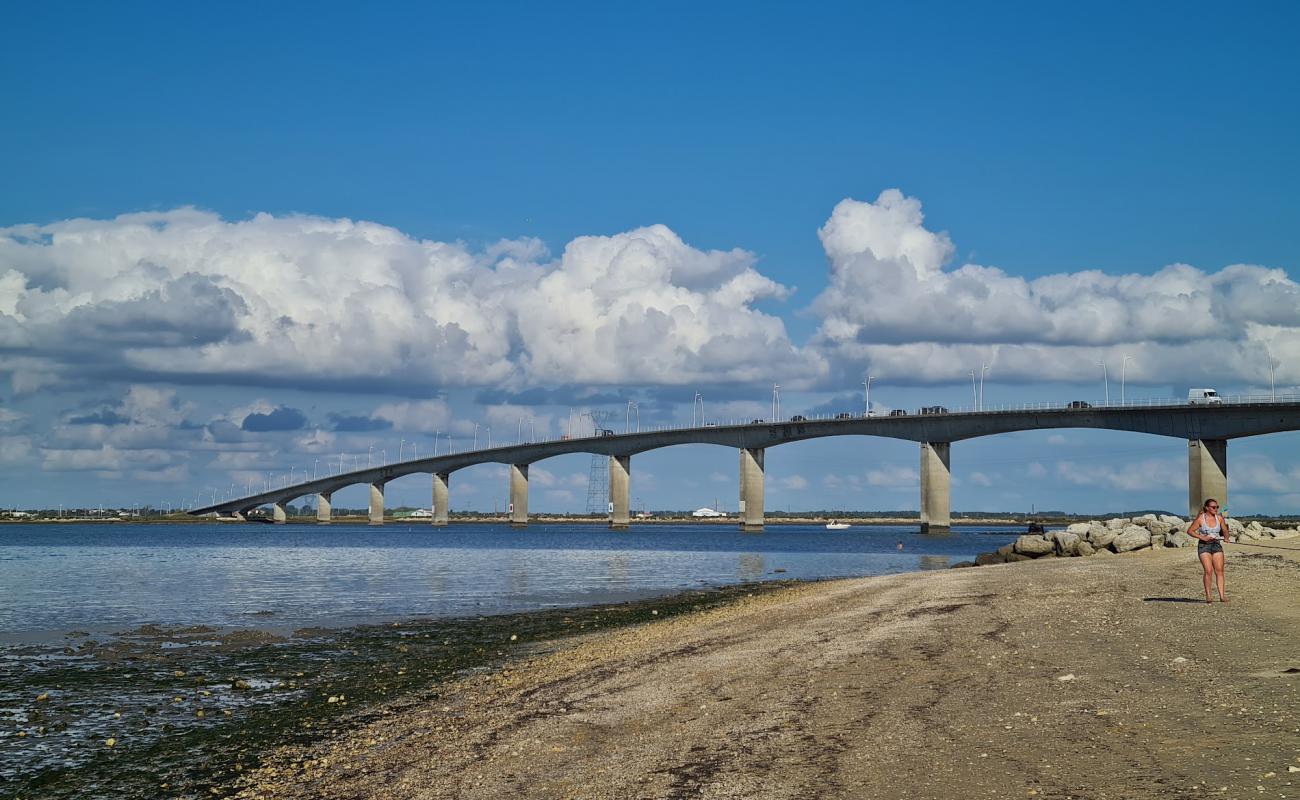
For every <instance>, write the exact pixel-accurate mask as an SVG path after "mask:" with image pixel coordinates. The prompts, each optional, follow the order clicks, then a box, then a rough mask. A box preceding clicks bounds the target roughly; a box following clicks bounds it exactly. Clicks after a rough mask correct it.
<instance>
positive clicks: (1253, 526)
mask: <svg viewBox="0 0 1300 800" xmlns="http://www.w3.org/2000/svg"><path fill="white" fill-rule="evenodd" d="M1246 530H1248V531H1262V530H1264V526H1263V525H1260V524H1259V520H1257V519H1252V520H1251V521H1250V522H1247V523H1246Z"/></svg>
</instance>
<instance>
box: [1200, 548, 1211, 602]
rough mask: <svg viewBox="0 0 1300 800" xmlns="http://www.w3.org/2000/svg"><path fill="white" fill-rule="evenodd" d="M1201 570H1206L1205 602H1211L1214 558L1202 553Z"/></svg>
mask: <svg viewBox="0 0 1300 800" xmlns="http://www.w3.org/2000/svg"><path fill="white" fill-rule="evenodd" d="M1200 559H1201V568H1202V569H1204V570H1205V576H1204V578H1205V602H1207V603H1208V602H1210V587H1211V586H1213V585H1214V557H1213V556H1212V555H1210V554H1209V553H1201V555H1200Z"/></svg>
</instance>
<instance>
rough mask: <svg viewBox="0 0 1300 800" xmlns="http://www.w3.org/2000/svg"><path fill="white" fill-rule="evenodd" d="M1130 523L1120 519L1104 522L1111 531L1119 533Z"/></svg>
mask: <svg viewBox="0 0 1300 800" xmlns="http://www.w3.org/2000/svg"><path fill="white" fill-rule="evenodd" d="M1131 521H1132V520H1128V519H1120V518H1119V517H1116V518H1115V519H1108V520H1106V527H1107V528H1110V529H1111V530H1113V531H1119V530H1123V529H1124V527H1125V526H1127V525H1128V524H1129V522H1131Z"/></svg>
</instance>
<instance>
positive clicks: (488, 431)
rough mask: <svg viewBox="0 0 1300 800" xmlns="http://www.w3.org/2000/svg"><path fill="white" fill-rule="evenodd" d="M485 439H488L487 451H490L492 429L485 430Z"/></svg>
mask: <svg viewBox="0 0 1300 800" xmlns="http://www.w3.org/2000/svg"><path fill="white" fill-rule="evenodd" d="M487 437H488V449H489V450H491V449H492V429H491V428H488V429H487Z"/></svg>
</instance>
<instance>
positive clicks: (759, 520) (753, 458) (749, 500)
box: [740, 447, 764, 531]
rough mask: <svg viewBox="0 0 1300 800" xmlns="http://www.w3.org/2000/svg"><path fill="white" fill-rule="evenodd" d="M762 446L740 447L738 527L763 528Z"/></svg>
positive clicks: (749, 529) (745, 528)
mask: <svg viewBox="0 0 1300 800" xmlns="http://www.w3.org/2000/svg"><path fill="white" fill-rule="evenodd" d="M763 477H764V472H763V448H761V447H753V448H750V447H742V448H740V529H741V530H742V531H761V530H763Z"/></svg>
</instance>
